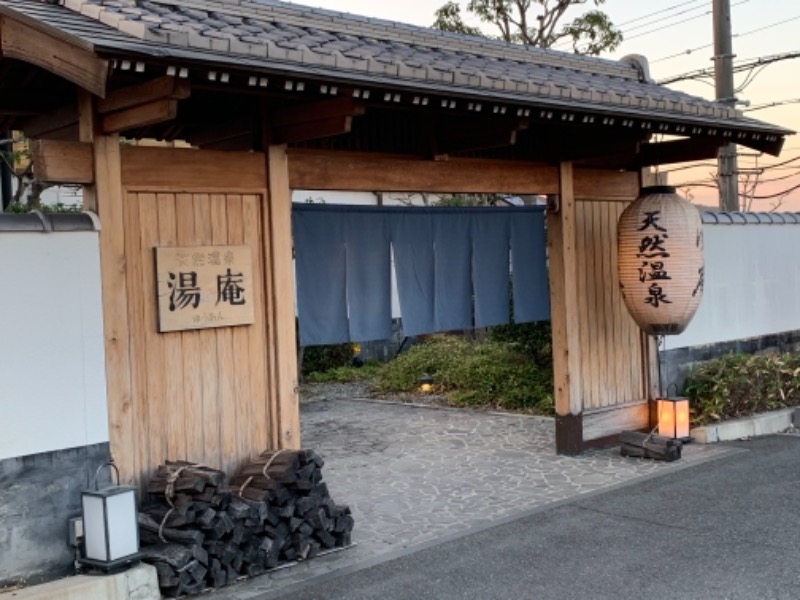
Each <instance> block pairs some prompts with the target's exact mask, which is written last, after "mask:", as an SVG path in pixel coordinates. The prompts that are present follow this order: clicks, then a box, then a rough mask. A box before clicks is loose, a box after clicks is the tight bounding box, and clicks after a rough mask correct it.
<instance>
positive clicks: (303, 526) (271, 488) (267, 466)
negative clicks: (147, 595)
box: [139, 450, 354, 597]
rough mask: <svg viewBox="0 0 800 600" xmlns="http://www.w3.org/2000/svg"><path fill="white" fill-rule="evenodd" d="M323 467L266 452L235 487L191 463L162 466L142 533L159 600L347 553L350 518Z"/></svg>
mask: <svg viewBox="0 0 800 600" xmlns="http://www.w3.org/2000/svg"><path fill="white" fill-rule="evenodd" d="M323 464H324V463H323V460H322V457H320V456H319V455H318V454H317V453H316V452H314V451H313V450H279V451H266V452H263V453H262V454H261V455H260V456H259V457H257V458H256V459H255V460H253V461H252V462H250V463H249V464H248V465H246V466H245V467H244V468H243V469H242V470H241V471H240V472H239V473H238V474H237V475H236V476H234V477H233V478H232V479H230V480H228V478H227V477H226V475H225V473H223V472H222V471H218V470H215V469H211V468H209V467H204V466H202V465H197V464H193V463H187V462H167V463H166V464H164V465H161V466H160V467H159V469H158V472H157V473H156V475H155V477H153V479H152V480H151V481H150V482H149V484H148V486H147V492H148V495H149V498H150V501H149V502H148V503H147V504H146V505H145V506H143V508H142V510H141V512H140V513H139V531H140V539H141V543H142V548H141V550H142V553H143V555H144V560H145V561H146V562H149V563H151V564H153V565H155V567H156V569H157V570H158V578H159V585H160V587H161V591H162V593H163V594H164V595H165V596H169V597H177V596H181V595H184V594H196V593H199V592H201V591H203V590H204V589H206V588H217V587H222V586H224V585H227V584H229V583H231V582H233V581H235V580H237V579H239V578H240V577H244V576H248V577H252V576H255V575H259V574H261V573H264V572H265V571H267V570H268V569H271V568H274V567H276V566H278V565H280V564H284V563H287V562H292V561H299V560H308V559H311V558H314V557H315V556H316V555H317V554H318V553H319V552H321V551H324V550H329V549H332V548H337V547H338V548H341V547H346V546H349V545H350V543H351V532H352V530H353V525H354V521H353V517H352V515H351V513H350V509H349V507H347V506H341V505H337V504H336V503H335V502H334V501H333V499H332V498H331V496H330V493H329V492H328V487H327V485H326V484H325V483H324V482H323V481H322V466H323Z"/></svg>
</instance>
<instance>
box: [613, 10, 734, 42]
mask: <svg viewBox="0 0 800 600" xmlns="http://www.w3.org/2000/svg"><path fill="white" fill-rule="evenodd" d="M748 2H750V0H739V2H737V3H736V4H731V7H733V6H739V5H741V4H746V3H748ZM687 12H688V11H687ZM679 14H681V13H679ZM710 14H711V11H710V10H707V11H705V12H704V13H703V14H700V15H695V16H693V17H689V18H688V19H682V20H680V21H676V22H675V23H668V24H666V25H664V24H661V25H658V26H657V27H656V28H655V29H648V30H647V31H643V32H641V33H637V34H636V35H634V36H631V37H626V38H624V39H625V41H630V40H635V39H636V38H638V37H642V36H644V35H650V34H651V33H658V32H661V31H663V30H664V29H669V28H670V27H675V26H677V25H683V24H684V23H688V22H689V21H696V20H697V19H701V18H703V17H705V16H707V15H710ZM649 24H650V23H648V25H649ZM642 27H644V26H643V25H642Z"/></svg>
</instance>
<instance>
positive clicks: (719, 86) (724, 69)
mask: <svg viewBox="0 0 800 600" xmlns="http://www.w3.org/2000/svg"><path fill="white" fill-rule="evenodd" d="M713 18H714V58H713V60H714V89H715V90H716V97H717V101H718V102H720V103H721V104H725V105H727V106H730V107H731V108H736V98H735V96H734V90H733V57H734V54H733V42H732V40H731V3H730V0H714V4H713ZM717 157H718V158H717V165H718V166H717V182H718V185H719V208H720V210H725V211H737V210H739V181H738V180H739V177H738V165H737V164H736V144H728V145H727V146H724V147H722V148H720V149H719V154H718V155H717Z"/></svg>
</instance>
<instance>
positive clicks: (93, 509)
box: [79, 462, 140, 573]
mask: <svg viewBox="0 0 800 600" xmlns="http://www.w3.org/2000/svg"><path fill="white" fill-rule="evenodd" d="M104 467H110V468H112V469H113V470H114V471H115V473H116V475H117V483H116V485H114V484H113V483H112V484H111V485H109V486H107V487H105V488H103V489H100V488H99V487H98V484H97V476H98V475H99V474H100V471H101V470H102V469H103V468H104ZM81 506H82V509H83V539H84V556H83V558H81V559H80V561H79V562H81V563H82V564H85V565H88V566H91V567H95V568H97V569H100V570H101V571H104V572H107V573H108V572H113V571H117V570H120V569H122V568H124V567H126V566H129V565H132V564H135V563H137V562H138V561H139V558H140V554H139V524H138V520H137V515H136V488H133V487H128V486H121V485H119V470H118V469H117V466H116V465H115V464H114V463H113V462H109V463H106V464H104V465H100V467H99V468H98V469H97V472H96V473H95V475H94V489H90V490H85V491H84V492H82V493H81Z"/></svg>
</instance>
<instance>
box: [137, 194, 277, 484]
mask: <svg viewBox="0 0 800 600" xmlns="http://www.w3.org/2000/svg"><path fill="white" fill-rule="evenodd" d="M261 205H262V197H261V196H259V195H257V194H235V193H234V194H206V193H188V192H187V193H176V192H158V191H129V192H128V193H127V196H126V201H125V230H126V236H125V250H126V255H127V261H128V276H127V293H128V299H129V302H128V320H129V323H130V340H131V364H132V376H131V388H132V389H131V398H132V417H133V419H132V421H133V423H134V436H133V441H134V448H135V451H134V453H133V456H132V457H128V460H130V459H131V458H132V459H133V464H132V472H133V473H135V474H137V475H138V476H139V477H147V476H148V475H149V474H150V473H152V472H153V471H154V469H155V468H156V467H157V466H158V465H159V464H161V463H163V461H164V460H165V459H185V460H191V461H197V462H201V463H203V464H207V465H210V466H213V467H218V468H222V469H226V470H231V472H232V470H233V469H235V468H236V467H237V466H239V463H240V462H242V461H243V460H244V459H246V458H247V457H249V456H250V455H252V454H257V453H258V452H260V451H262V450H264V449H266V448H268V447H269V446H270V431H269V418H268V414H269V406H268V404H269V402H268V393H267V369H266V365H267V351H268V348H267V344H266V320H265V318H264V317H265V311H263V307H264V281H263V280H264V276H263V273H264V265H263V261H262V245H261V239H262V231H261V222H262V221H261V218H260V215H261ZM212 244H231V245H240V244H244V245H249V246H250V247H251V248H252V253H253V254H252V255H253V277H254V286H253V287H254V289H253V290H251V292H252V293H253V294H255V297H252V300H253V301H255V303H256V306H257V307H260V308H261V311H260V314H261V315H262V318H260V319H258V320H257V322H256V323H255V324H253V325H248V326H242V327H223V328H213V329H204V330H198V331H184V332H172V333H158V331H157V326H156V323H157V312H156V310H157V308H156V301H155V298H156V281H155V272H154V258H153V248H155V247H156V246H176V245H177V246H204V245H212ZM126 470H127V469H126Z"/></svg>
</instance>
